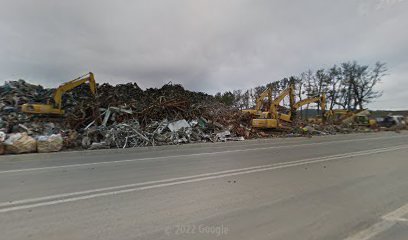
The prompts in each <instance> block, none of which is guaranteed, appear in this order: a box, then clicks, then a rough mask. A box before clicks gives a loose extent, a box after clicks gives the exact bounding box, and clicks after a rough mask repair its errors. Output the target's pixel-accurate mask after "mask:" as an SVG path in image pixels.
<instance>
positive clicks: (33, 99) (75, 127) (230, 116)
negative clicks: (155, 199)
mask: <svg viewBox="0 0 408 240" xmlns="http://www.w3.org/2000/svg"><path fill="white" fill-rule="evenodd" d="M54 91H55V89H45V88H43V87H42V86H38V85H33V84H30V83H27V82H25V81H24V80H18V81H9V82H6V83H5V84H4V85H3V86H0V99H1V102H0V154H3V153H27V152H52V151H60V150H61V149H80V148H85V149H100V148H130V147H141V146H157V145H168V144H181V143H193V142H218V141H240V140H244V138H251V137H254V136H256V132H255V131H252V130H251V128H250V127H249V122H250V120H249V119H248V117H249V116H248V115H246V114H243V113H241V112H240V111H238V110H237V109H234V108H231V107H227V106H225V105H223V104H221V103H219V102H217V101H216V100H215V99H214V97H213V96H211V95H208V94H205V93H201V92H192V91H188V90H185V89H184V88H183V87H182V86H181V85H178V84H171V83H169V84H166V85H164V86H163V87H161V88H158V89H157V88H150V89H146V90H142V89H141V88H139V87H138V85H137V84H136V83H128V84H119V85H116V86H112V85H110V84H106V83H105V84H102V85H99V86H98V87H97V94H96V95H93V94H91V93H90V91H89V85H88V84H82V85H80V86H78V87H76V88H75V89H72V90H71V91H69V92H66V93H64V95H63V97H62V106H63V108H64V110H65V114H64V115H63V116H43V115H35V114H34V115H33V114H27V113H24V112H22V111H21V106H22V105H23V104H25V103H43V104H46V103H47V102H49V101H50V99H52V95H53V93H54Z"/></svg>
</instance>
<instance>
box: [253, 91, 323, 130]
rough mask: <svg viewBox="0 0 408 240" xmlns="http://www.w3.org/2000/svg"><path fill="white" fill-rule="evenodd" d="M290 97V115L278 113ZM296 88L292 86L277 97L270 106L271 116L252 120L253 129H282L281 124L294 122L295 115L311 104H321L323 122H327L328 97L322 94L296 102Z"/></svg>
mask: <svg viewBox="0 0 408 240" xmlns="http://www.w3.org/2000/svg"><path fill="white" fill-rule="evenodd" d="M286 96H289V101H290V111H289V113H281V112H279V111H278V107H279V106H280V105H279V103H280V102H281V101H282V100H283V99H284V98H285V97H286ZM294 101H295V96H294V87H293V85H290V86H289V87H288V88H287V89H285V90H284V91H283V92H282V93H281V94H280V95H279V96H278V97H276V98H275V99H274V100H273V101H272V103H271V106H270V110H269V114H268V115H266V116H264V117H263V118H262V117H260V118H256V119H253V120H252V127H255V128H280V127H282V124H281V122H287V123H290V122H292V120H293V119H292V118H293V113H295V112H296V111H297V110H298V109H299V108H300V107H302V106H304V105H307V104H310V103H320V106H321V109H322V116H323V117H322V118H323V121H324V120H325V116H326V113H325V111H326V95H325V94H322V95H321V96H318V97H311V98H307V99H304V100H301V101H299V102H296V103H295V102H294Z"/></svg>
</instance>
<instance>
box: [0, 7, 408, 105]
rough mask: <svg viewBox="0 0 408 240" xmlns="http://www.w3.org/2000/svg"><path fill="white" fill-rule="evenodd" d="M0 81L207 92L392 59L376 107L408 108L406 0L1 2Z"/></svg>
mask: <svg viewBox="0 0 408 240" xmlns="http://www.w3.org/2000/svg"><path fill="white" fill-rule="evenodd" d="M0 3H1V5H0V6H1V7H0V81H1V82H4V81H6V80H16V79H19V78H23V79H26V80H28V81H30V82H34V83H39V84H43V85H46V86H48V87H56V86H57V85H58V84H59V83H62V82H65V81H68V80H71V79H73V78H75V77H77V76H80V75H82V74H83V73H86V72H89V71H93V72H94V73H95V75H96V80H97V81H98V82H110V83H124V82H129V81H134V82H137V83H138V84H139V86H141V87H142V88H146V87H156V86H161V85H162V84H163V83H167V82H169V81H172V82H173V83H181V84H183V85H184V86H185V87H186V88H187V89H191V90H200V91H205V92H208V93H212V94H213V93H215V92H217V91H224V90H231V89H246V88H251V87H254V86H256V85H259V84H265V83H268V82H271V81H275V80H279V79H282V78H283V77H286V76H290V75H297V74H299V73H301V72H303V71H305V70H307V69H313V70H315V69H317V68H321V67H329V66H331V65H333V64H336V63H337V64H338V63H341V62H345V61H351V60H357V61H358V62H359V63H361V64H369V65H373V64H374V63H375V62H376V61H382V62H386V63H387V66H388V68H389V75H388V76H387V77H386V78H384V81H383V83H382V84H381V85H380V86H379V88H381V90H383V91H384V95H383V97H382V98H380V99H379V100H378V101H377V102H375V103H373V104H371V105H370V107H371V108H374V109H384V108H388V109H389V108H393V109H408V91H407V87H408V0H336V1H335V0H280V1H274V0H143V1H139V0H116V1H108V0H105V1H104V0H80V1H79V0H70V1H58V0H0Z"/></svg>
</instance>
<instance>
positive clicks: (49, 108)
mask: <svg viewBox="0 0 408 240" xmlns="http://www.w3.org/2000/svg"><path fill="white" fill-rule="evenodd" d="M86 82H89V87H90V89H91V92H92V94H93V95H95V94H96V82H95V77H94V74H93V73H92V72H90V73H88V74H86V75H84V76H81V77H79V78H76V79H74V80H72V81H69V82H66V83H63V84H62V85H60V86H59V87H58V88H57V89H56V90H55V92H54V94H53V103H50V101H48V103H47V104H40V103H33V104H30V103H26V104H23V105H22V106H21V111H22V112H24V113H29V114H44V115H63V114H64V110H63V109H62V95H63V94H64V93H65V92H67V91H70V90H72V89H74V88H76V87H78V86H80V85H81V84H84V83H86Z"/></svg>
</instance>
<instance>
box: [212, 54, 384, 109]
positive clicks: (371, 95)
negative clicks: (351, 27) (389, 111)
mask: <svg viewBox="0 0 408 240" xmlns="http://www.w3.org/2000/svg"><path fill="white" fill-rule="evenodd" d="M386 72H387V68H386V64H385V63H382V62H377V63H375V65H374V66H372V67H370V66H368V65H361V64H359V63H357V62H356V61H353V62H344V63H341V64H340V65H333V66H332V67H330V68H327V69H324V68H321V69H318V70H316V71H312V70H308V71H305V72H302V73H301V74H299V75H297V76H290V77H287V78H283V79H281V80H279V81H274V82H270V83H267V84H265V85H260V86H257V87H254V88H251V89H247V90H234V91H227V92H223V93H221V92H219V93H217V94H215V98H216V99H217V100H218V101H220V102H222V103H224V104H226V105H228V106H234V107H237V108H239V109H248V108H251V107H253V106H254V105H255V101H256V99H257V98H258V97H259V95H260V94H261V93H262V92H263V91H265V90H266V89H267V88H269V87H272V97H276V96H277V95H278V94H279V93H280V92H281V91H282V90H284V89H286V88H287V87H288V86H289V84H291V83H292V84H293V85H294V87H295V96H296V98H297V100H302V99H305V98H309V97H314V96H318V95H321V94H322V93H325V94H326V97H327V107H328V109H330V110H332V109H345V110H346V109H347V110H358V109H364V108H365V107H366V106H367V104H368V103H370V102H372V101H373V100H375V99H376V98H379V97H380V96H381V95H382V92H381V91H379V90H376V88H375V87H376V85H377V84H378V83H380V82H381V80H382V78H383V77H384V76H385V75H386ZM307 107H308V106H307ZM319 107H320V106H318V109H319Z"/></svg>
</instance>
